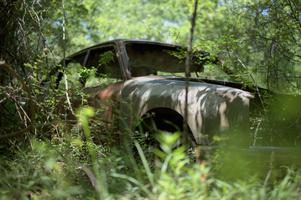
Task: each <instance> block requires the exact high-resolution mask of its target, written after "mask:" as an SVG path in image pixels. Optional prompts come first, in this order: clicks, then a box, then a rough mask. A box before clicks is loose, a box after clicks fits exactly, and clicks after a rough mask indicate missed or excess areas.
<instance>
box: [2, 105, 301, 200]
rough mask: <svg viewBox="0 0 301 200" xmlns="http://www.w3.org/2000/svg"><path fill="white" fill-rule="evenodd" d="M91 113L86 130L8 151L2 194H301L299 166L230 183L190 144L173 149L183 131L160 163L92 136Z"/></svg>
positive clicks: (166, 145)
mask: <svg viewBox="0 0 301 200" xmlns="http://www.w3.org/2000/svg"><path fill="white" fill-rule="evenodd" d="M92 116H93V110H92V109H91V108H83V109H82V110H81V111H80V112H79V113H78V120H79V121H80V122H81V127H80V128H78V129H72V131H71V132H70V133H68V134H60V135H57V136H53V137H52V138H38V137H36V136H33V137H32V138H31V139H30V140H29V145H28V146H22V147H20V148H17V149H14V151H10V152H7V153H6V154H3V155H1V157H0V163H1V165H0V168H1V169H0V173H1V179H0V199H162V200H164V199H300V180H301V179H300V178H301V173H300V172H298V171H293V170H287V173H286V175H285V176H283V177H281V178H278V179H271V180H268V181H267V180H266V179H264V178H256V177H255V174H248V175H246V177H244V178H237V179H234V180H231V181H229V180H228V181H227V179H225V178H223V177H222V176H218V175H217V172H216V170H215V169H216V168H223V167H226V166H224V165H223V164H221V163H220V165H221V166H219V167H216V166H215V167H212V166H213V165H212V164H211V163H209V162H205V161H203V162H195V161H192V159H191V158H190V157H189V156H187V155H186V150H185V148H184V147H177V148H174V144H175V143H176V142H177V140H178V139H179V134H178V133H175V134H163V133H162V135H161V137H159V138H160V139H159V140H160V143H161V148H160V149H157V150H156V151H155V152H154V153H155V157H156V160H155V161H154V162H155V163H154V164H153V163H150V162H149V160H148V159H147V158H146V157H145V155H144V153H143V150H142V148H141V145H140V144H139V143H137V142H134V144H133V145H134V146H135V147H136V149H137V151H138V153H139V157H140V160H141V161H140V162H136V160H135V159H133V156H132V154H131V153H130V151H128V150H127V149H126V147H123V146H118V145H115V147H112V146H110V147H109V146H107V145H104V144H103V145H96V144H95V143H94V142H93V140H92V137H93V132H91V130H90V128H89V123H88V122H89V118H90V117H92ZM98 134H100V132H98ZM108 137H109V136H108ZM235 162H236V161H233V162H232V165H233V166H234V165H235ZM214 165H219V164H218V163H215V164H214ZM240 170H242V171H243V170H244V168H243V166H241V168H240Z"/></svg>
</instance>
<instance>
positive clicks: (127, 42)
mask: <svg viewBox="0 0 301 200" xmlns="http://www.w3.org/2000/svg"><path fill="white" fill-rule="evenodd" d="M120 42H122V43H124V44H131V43H132V44H137V43H140V44H153V45H158V46H162V48H164V47H165V48H166V47H169V48H175V49H176V48H183V46H180V45H176V44H171V43H165V42H158V41H152V40H138V39H114V40H109V41H106V42H101V43H98V44H94V45H92V46H89V47H87V48H84V49H81V50H80V51H78V52H76V53H73V54H71V55H70V56H68V57H66V58H65V60H69V59H71V58H73V57H75V56H77V55H80V54H82V53H84V52H86V51H88V50H90V49H94V48H97V47H102V46H106V45H113V44H115V45H116V44H118V43H120Z"/></svg>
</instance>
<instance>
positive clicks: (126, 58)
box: [65, 40, 253, 144]
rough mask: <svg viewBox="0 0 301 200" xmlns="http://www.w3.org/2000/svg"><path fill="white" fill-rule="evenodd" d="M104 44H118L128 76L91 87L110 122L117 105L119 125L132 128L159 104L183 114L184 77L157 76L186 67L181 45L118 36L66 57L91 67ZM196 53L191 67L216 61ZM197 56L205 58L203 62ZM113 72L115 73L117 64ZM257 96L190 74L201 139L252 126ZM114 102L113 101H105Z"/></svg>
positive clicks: (192, 124) (191, 122)
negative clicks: (252, 108) (251, 108)
mask: <svg viewBox="0 0 301 200" xmlns="http://www.w3.org/2000/svg"><path fill="white" fill-rule="evenodd" d="M103 47H106V48H107V47H111V48H112V49H113V51H114V53H115V55H116V58H117V59H116V62H118V63H119V69H118V70H120V74H122V79H123V80H122V81H120V82H118V83H114V84H111V85H109V86H107V87H105V88H100V87H96V88H90V89H89V88H87V89H86V91H87V92H88V93H90V94H91V95H90V98H89V104H90V105H92V106H94V107H99V106H104V107H106V109H105V110H106V112H105V115H104V117H105V118H106V119H107V120H108V121H112V117H113V116H112V115H113V113H114V111H113V110H114V109H119V112H118V114H119V115H120V116H121V117H119V118H118V119H119V120H120V124H123V125H122V127H123V128H126V129H129V130H133V129H134V128H135V126H136V125H137V122H138V121H139V120H140V119H141V117H142V116H144V115H145V114H146V113H148V112H149V111H150V110H152V109H155V108H168V109H172V110H174V111H176V112H177V113H178V114H179V115H181V116H184V111H185V102H184V101H185V81H183V79H182V78H177V77H170V76H169V77H165V76H158V75H157V73H158V72H171V73H178V72H184V71H185V67H184V63H183V58H181V55H180V54H181V47H180V46H176V45H171V44H164V43H158V42H150V41H129V40H115V41H111V42H107V43H103V44H99V45H96V46H93V47H90V48H87V49H84V50H82V51H80V52H78V53H76V54H73V55H71V56H69V57H67V59H66V60H65V62H66V63H69V62H77V63H80V64H81V65H83V66H85V67H90V66H92V64H89V63H91V62H90V61H91V60H89V59H90V57H91V56H90V55H91V52H95V51H96V53H97V51H98V50H99V52H102V48H103ZM175 53H179V55H175ZM194 56H195V57H193V61H195V62H194V63H193V64H192V67H191V71H198V72H202V71H203V65H204V64H205V62H209V61H210V62H217V61H216V60H215V59H214V58H213V59H212V57H211V58H208V59H207V57H208V56H209V54H208V53H206V52H203V51H199V52H197V53H196V54H195V55H194ZM198 56H199V57H201V60H202V62H203V63H200V62H198V60H197V59H198V58H197V57H198ZM91 59H92V58H91ZM93 59H95V58H94V57H93ZM206 59H207V60H206ZM96 67H97V66H96ZM113 67H116V64H114V65H112V68H113ZM109 70H110V69H109ZM114 70H115V71H114ZM112 71H113V72H114V73H116V69H112ZM252 98H253V96H252V94H251V93H249V92H247V91H244V90H241V89H237V88H234V87H229V86H224V85H222V84H215V83H206V82H204V81H196V80H193V79H191V81H190V83H189V98H188V100H189V101H188V112H189V115H188V118H187V124H188V126H189V128H190V130H191V131H192V134H193V136H194V139H195V140H196V142H197V143H199V144H200V143H203V140H204V139H203V138H204V137H203V135H214V134H215V133H220V132H224V131H226V130H229V129H231V128H245V127H247V126H248V120H249V105H250V100H251V99H252ZM109 101H110V102H111V104H107V103H106V102H109ZM112 102H113V104H112Z"/></svg>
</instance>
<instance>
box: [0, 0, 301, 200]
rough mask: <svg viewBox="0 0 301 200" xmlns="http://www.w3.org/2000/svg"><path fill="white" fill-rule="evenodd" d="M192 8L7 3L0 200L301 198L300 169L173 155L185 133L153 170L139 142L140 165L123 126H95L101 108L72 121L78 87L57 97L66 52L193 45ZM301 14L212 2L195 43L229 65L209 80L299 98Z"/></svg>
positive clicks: (210, 73) (285, 8)
mask: <svg viewBox="0 0 301 200" xmlns="http://www.w3.org/2000/svg"><path fill="white" fill-rule="evenodd" d="M191 10H192V4H191V3H190V2H187V1H185V0H183V1H182V0H177V1H156V0H153V1H137V0H130V1H128V3H127V4H125V3H124V1H94V0H85V1H82V2H79V1H73V0H71V1H66V2H64V1H57V0H52V1H35V0H29V1H18V0H13V1H6V0H1V2H0V27H1V29H0V114H1V116H0V128H1V131H0V145H1V156H0V168H1V169H0V175H1V179H0V199H11V198H14V199H59V198H62V199H65V198H70V199H86V198H91V199H115V198H116V199H143V198H145V199H186V198H187V199H298V198H300V197H299V196H300V191H299V190H300V173H298V172H296V171H294V170H291V169H288V168H285V169H284V170H282V171H285V172H287V173H285V174H282V173H280V175H279V174H278V173H274V172H275V171H277V169H274V168H273V167H274V165H273V164H274V162H272V161H270V160H268V161H266V160H264V161H265V162H268V163H271V166H269V167H268V168H265V169H261V168H260V167H258V166H260V164H261V162H262V161H263V160H262V159H259V160H257V161H252V162H255V163H256V162H257V164H254V163H250V162H251V161H249V160H246V159H244V157H243V156H242V155H240V154H235V152H219V153H217V154H214V155H213V156H212V157H210V160H209V161H211V162H195V160H194V159H195V158H194V156H193V155H190V156H188V155H186V150H185V149H184V147H180V148H173V144H174V143H176V140H177V139H178V134H174V135H163V136H162V137H161V139H160V142H161V146H162V148H161V150H162V152H161V153H158V154H156V155H155V162H154V163H150V162H149V160H147V159H146V158H145V155H144V153H143V151H142V150H141V146H140V145H141V144H138V143H136V144H132V145H133V146H134V147H135V148H136V149H137V151H138V154H139V156H138V161H137V157H135V155H132V154H131V152H130V150H131V149H128V148H127V147H122V146H120V145H117V144H116V142H115V138H114V135H115V133H116V132H117V131H116V130H111V129H108V128H106V127H104V125H103V123H102V122H101V121H95V120H94V119H93V118H91V117H92V116H93V112H94V111H93V110H91V109H88V108H84V109H82V110H81V111H78V112H77V116H76V117H75V118H74V120H73V121H68V120H69V119H67V117H66V115H67V114H68V113H67V112H69V111H68V110H70V104H69V103H68V100H67V96H68V94H69V93H70V92H71V90H72V88H66V87H65V88H61V89H56V88H55V86H54V85H55V76H53V77H49V74H50V72H51V71H52V69H53V68H55V67H56V66H57V65H58V64H59V62H60V60H61V59H62V58H63V55H64V54H66V55H67V54H69V53H71V52H73V51H75V50H79V49H80V48H82V47H85V46H87V45H89V44H92V43H96V42H102V41H105V40H108V39H113V38H124V37H125V38H139V39H151V40H159V41H165V42H166V41H168V42H174V43H178V44H182V45H186V41H187V39H186V38H187V32H188V30H189V26H190V24H189V23H190V22H189V20H188V19H189V16H190V13H191ZM300 10H301V4H300V3H299V2H298V1H297V0H296V1H294V0H280V1H258V2H253V1H241V0H238V1H235V2H234V1H209V0H208V1H201V2H200V7H199V11H198V19H197V24H196V33H195V40H194V44H195V46H196V47H198V48H202V49H204V50H207V51H209V52H213V53H214V54H216V55H218V56H219V57H220V59H221V61H222V65H221V67H220V68H218V69H217V68H212V67H211V68H208V69H207V70H206V71H205V73H204V74H205V76H206V77H213V78H219V79H221V78H222V79H235V80H236V81H240V82H244V83H247V84H255V85H260V86H264V87H267V88H269V89H273V90H274V91H282V92H283V91H284V92H290V93H292V92H294V93H299V89H300V66H301V65H300V57H301V56H300V55H299V53H300V46H301V44H300V33H301V25H300V24H301V23H300ZM4 62H5V63H4ZM45 80H48V82H45ZM72 92H74V91H72ZM76 92H77V93H78V94H79V95H80V96H82V94H81V93H79V92H78V91H76ZM58 105H60V106H62V107H63V108H65V109H63V110H66V112H65V111H64V112H58V109H57V108H58ZM83 105H84V103H83ZM277 105H279V104H277ZM293 106H295V105H293ZM289 109H293V108H291V107H290V108H289ZM74 112H75V111H74ZM295 117H296V116H295ZM297 117H298V116H297ZM88 120H89V121H90V123H89V125H88ZM258 121H260V119H259V120H258ZM297 121H298V120H297ZM78 122H80V124H81V126H79V125H75V124H77V123H78ZM70 124H73V125H72V126H71V125H70ZM287 127H289V126H286V127H284V128H283V127H282V128H283V129H287ZM255 128H256V127H255ZM112 133H113V134H112ZM116 134H118V133H116ZM112 135H113V136H112ZM92 139H94V140H92ZM95 141H96V142H95ZM227 153H228V155H227V156H225V157H226V158H227V159H223V155H226V154H227ZM229 154H230V155H231V156H229ZM269 158H270V157H269ZM264 159H267V158H264ZM233 162H237V163H238V164H237V165H233ZM258 162H259V163H258ZM212 163H215V164H212ZM235 166H236V167H235ZM253 168H254V169H255V170H254V169H253ZM221 169H222V170H221ZM223 170H225V171H223ZM231 174H232V175H233V174H239V177H236V178H234V179H233V176H230V177H228V176H227V175H231ZM277 176H279V177H277Z"/></svg>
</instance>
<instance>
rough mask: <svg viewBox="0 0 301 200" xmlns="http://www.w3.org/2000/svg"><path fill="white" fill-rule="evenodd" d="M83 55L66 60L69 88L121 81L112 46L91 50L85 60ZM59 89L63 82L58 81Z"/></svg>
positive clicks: (103, 84)
mask: <svg viewBox="0 0 301 200" xmlns="http://www.w3.org/2000/svg"><path fill="white" fill-rule="evenodd" d="M85 55H86V53H84V54H80V55H78V56H75V57H72V58H70V59H69V60H67V64H68V65H67V67H66V69H65V73H66V74H67V78H68V85H69V88H73V89H76V88H84V87H96V86H106V85H108V84H111V83H115V82H117V81H120V80H121V79H122V73H121V70H120V67H119V62H118V59H117V56H116V53H115V49H114V47H113V46H108V47H102V48H98V49H92V50H90V53H89V55H88V58H87V59H86V56H85ZM85 59H86V60H87V61H86V63H84V62H85ZM84 65H85V66H84ZM59 87H61V88H62V87H64V82H63V80H62V81H60V84H59Z"/></svg>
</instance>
